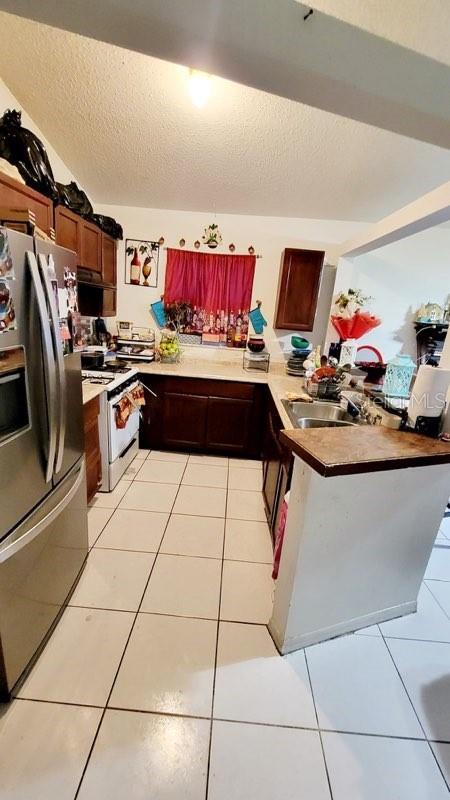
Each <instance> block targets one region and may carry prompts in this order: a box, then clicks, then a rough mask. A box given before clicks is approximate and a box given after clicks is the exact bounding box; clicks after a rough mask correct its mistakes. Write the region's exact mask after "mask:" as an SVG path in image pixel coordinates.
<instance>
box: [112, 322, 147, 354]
mask: <svg viewBox="0 0 450 800" xmlns="http://www.w3.org/2000/svg"><path fill="white" fill-rule="evenodd" d="M117 333H118V336H117V341H116V357H117V358H118V359H121V360H125V361H154V359H155V331H154V330H152V329H151V328H139V327H136V326H134V325H133V323H132V322H123V321H122V322H118V323H117Z"/></svg>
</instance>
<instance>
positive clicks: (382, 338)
mask: <svg viewBox="0 0 450 800" xmlns="http://www.w3.org/2000/svg"><path fill="white" fill-rule="evenodd" d="M449 266H450V227H446V226H444V225H442V226H437V227H435V228H431V229H429V230H426V231H423V232H422V233H418V234H416V235H415V236H411V237H410V238H408V239H403V240H402V241H400V242H396V243H395V244H391V245H388V246H387V247H382V248H380V249H379V250H376V251H374V252H373V253H368V254H366V255H362V256H358V257H356V258H354V259H341V260H340V262H339V266H338V272H337V277H336V291H337V290H340V289H344V290H347V289H348V288H349V287H350V286H351V287H353V288H358V289H361V290H362V291H363V293H364V294H367V295H371V296H372V297H373V298H374V299H373V301H372V302H371V304H370V308H371V310H372V311H373V313H374V314H376V315H377V316H379V317H380V318H381V320H382V323H381V325H380V326H379V327H378V328H375V329H374V330H373V331H372V332H371V333H369V334H367V336H364V337H363V339H361V342H364V343H366V344H373V345H374V346H375V347H378V348H379V349H380V350H381V353H382V354H383V356H384V358H385V360H388V359H390V358H392V357H393V356H395V355H397V354H398V353H405V354H406V353H408V354H409V355H411V356H412V358H414V359H415V357H416V341H415V331H414V327H413V322H414V319H415V315H416V312H417V310H418V308H419V307H420V306H421V305H422V303H427V302H428V301H431V302H436V303H439V305H442V306H443V305H445V303H446V302H447V298H448V297H449V295H450V269H449ZM331 330H332V329H331ZM327 338H328V340H330V338H331V339H333V338H334V340H336V338H337V336H336V334H334V336H333V334H332V333H331V332H330V330H329V332H328V336H327Z"/></svg>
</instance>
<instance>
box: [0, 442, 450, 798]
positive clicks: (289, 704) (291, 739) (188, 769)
mask: <svg viewBox="0 0 450 800" xmlns="http://www.w3.org/2000/svg"><path fill="white" fill-rule="evenodd" d="M260 487H261V464H260V462H257V461H249V462H245V461H242V460H239V459H234V458H232V459H231V458H230V459H228V458H220V457H208V456H188V455H187V454H178V453H163V452H157V451H153V452H149V451H140V452H139V455H138V456H137V457H136V459H135V461H134V462H133V464H132V465H131V466H130V467H129V468H128V470H127V473H126V475H125V476H124V479H123V480H122V481H120V483H119V485H118V487H117V489H116V490H115V491H114V492H113V493H111V494H110V495H97V497H96V498H95V500H94V502H93V503H92V505H91V508H90V509H89V541H90V546H91V548H92V549H91V551H90V555H89V558H88V563H87V565H86V569H85V571H84V574H83V576H82V579H81V581H80V583H79V585H78V587H77V589H76V590H75V592H74V594H73V596H72V598H71V601H70V606H69V607H68V608H67V610H66V612H65V613H64V615H63V617H62V618H61V621H60V623H59V624H58V626H57V628H56V630H55V632H54V634H53V636H52V638H51V639H50V641H49V643H48V644H47V646H46V648H45V650H44V651H43V653H42V655H41V657H40V659H39V661H38V663H37V664H36V666H35V667H34V669H33V670H32V672H31V673H30V675H29V677H28V679H27V680H26V682H25V683H24V684H23V686H22V687H21V689H20V690H19V692H18V698H17V699H16V700H15V701H13V702H12V703H11V704H10V705H9V706H5V707H4V709H3V712H1V707H0V753H8V758H3V759H0V787H1V788H0V797H1V800H75V798H76V800H123V798H125V797H126V798H127V800H128V798H129V799H130V800H143V798H151V799H152V800H185V798H186V800H253V799H254V798H255V800H256V798H257V799H258V800H274V798H276V800H294V798H299V800H300V798H305V799H306V798H307V799H308V800H380V798H383V800H394V799H395V800H444V798H448V796H449V788H448V784H450V516H448V517H445V518H444V520H443V522H442V525H441V529H440V532H439V535H438V537H437V539H436V546H435V548H434V550H433V553H432V557H431V559H430V563H429V566H428V569H427V574H426V576H425V578H426V580H425V581H424V584H423V586H422V589H421V592H420V595H419V610H418V613H417V614H415V615H411V616H409V617H405V618H403V619H400V620H393V621H391V622H388V623H385V624H383V625H381V626H377V625H374V626H371V627H370V628H367V629H365V630H362V631H359V632H358V633H357V634H355V635H351V636H345V637H341V638H339V639H336V640H333V641H330V642H326V643H323V644H321V645H316V646H314V647H310V648H308V649H307V650H306V651H298V652H297V653H293V654H291V655H289V656H286V657H284V658H281V657H280V656H279V655H278V653H277V651H276V649H275V647H274V645H273V642H272V640H271V638H270V636H269V634H268V631H267V627H266V623H267V620H268V618H269V616H270V611H271V605H272V594H273V583H272V580H271V566H270V562H271V542H270V538H269V532H268V528H267V524H266V523H265V521H264V509H263V504H262V499H261V494H260V491H259V490H260ZM69 732H70V735H69ZM446 781H447V783H446Z"/></svg>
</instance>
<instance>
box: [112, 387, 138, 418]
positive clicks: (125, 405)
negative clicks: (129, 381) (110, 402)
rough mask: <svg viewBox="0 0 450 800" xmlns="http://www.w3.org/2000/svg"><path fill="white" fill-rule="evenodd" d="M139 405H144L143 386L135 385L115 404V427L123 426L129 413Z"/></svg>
mask: <svg viewBox="0 0 450 800" xmlns="http://www.w3.org/2000/svg"><path fill="white" fill-rule="evenodd" d="M140 406H145V396H144V387H143V386H142V384H139V386H135V387H134V389H131V391H129V392H127V394H125V395H124V396H123V397H122V398H121V399H120V400H119V402H118V403H117V404H116V406H115V410H116V428H125V427H126V424H127V422H128V419H129V417H130V414H131V413H132V412H133V411H134V410H135V409H136V408H139V407H140Z"/></svg>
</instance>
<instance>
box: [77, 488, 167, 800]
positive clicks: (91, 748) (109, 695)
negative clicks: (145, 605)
mask: <svg viewBox="0 0 450 800" xmlns="http://www.w3.org/2000/svg"><path fill="white" fill-rule="evenodd" d="M131 483H132V482H131ZM130 485H131V484H130ZM127 491H128V490H127ZM125 494H126V492H125ZM119 502H120V501H119ZM117 507H118V506H116V508H117ZM169 519H170V515H169V517H168V518H167V521H166V525H165V527H164V531H163V535H162V536H161V540H160V543H159V547H161V542H162V540H163V538H164V534H165V532H166V528H167V525H168V522H169ZM158 550H159V548H158ZM157 555H158V554H156V557H157ZM156 557H155V559H154V561H153V564H152V566H151V569H150V572H149V575H148V578H147V581H146V583H145V586H144V590H143V592H142V595H141V601H140V603H139V606H138V609H137V611H136V612H135V615H134V619H133V622H132V624H131V628H130V631H129V633H128V636H127V639H126V642H125V646H124V648H123V651H122V655H121V657H120V659H119V663H118V665H117V669H116V671H115V674H114V678H113V680H112V683H111V687H110V690H109V693H108V696H107V698H106V702H105V705H104V708H103V712H102V714H101V715H100V720H99V723H98V726H97V730H96V732H95V735H94V738H93V740H92V744H91V747H90V748H89V753H88V756H87V759H86V763H85V765H84V768H83V771H82V773H81V777H80V780H79V783H78V786H77V790H76V792H75V795H74V800H77V797H78V796H79V792H80V789H81V786H82V784H83V780H84V776H85V774H86V771H87V769H88V766H89V762H90V760H91V756H92V753H93V752H94V748H95V744H96V742H97V739H98V736H99V733H100V729H101V727H102V724H103V720H104V718H105V714H106V711H107V709H108V703H109V700H110V698H111V695H112V693H113V691H114V686H115V684H116V680H117V677H118V675H119V672H120V669H121V666H122V663H123V660H124V658H125V653H126V651H127V648H128V644H129V642H130V639H131V636H132V634H133V631H134V628H135V625H136V622H137V619H138V615H139V609H140V607H141V605H142V602H143V599H144V596H145V592H146V591H147V586H148V584H149V582H150V578H151V576H152V573H153V570H154V568H155V564H156Z"/></svg>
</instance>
